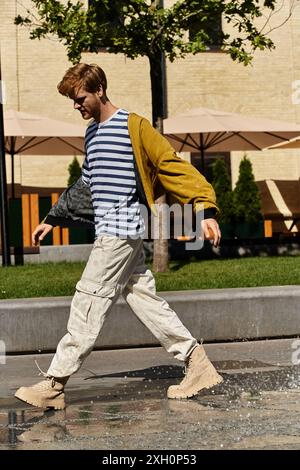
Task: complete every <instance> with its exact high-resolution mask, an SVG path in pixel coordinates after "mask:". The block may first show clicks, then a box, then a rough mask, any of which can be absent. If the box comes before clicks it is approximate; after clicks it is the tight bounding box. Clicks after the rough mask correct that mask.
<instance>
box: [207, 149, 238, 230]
mask: <svg viewBox="0 0 300 470" xmlns="http://www.w3.org/2000/svg"><path fill="white" fill-rule="evenodd" d="M212 171H213V181H212V185H213V188H214V190H215V192H216V196H217V204H218V207H219V209H220V216H219V222H220V223H221V224H230V223H232V221H233V217H234V214H233V192H232V189H231V181H230V176H229V173H228V169H227V166H226V163H225V161H224V159H223V158H218V159H217V160H215V161H214V163H213V165H212Z"/></svg>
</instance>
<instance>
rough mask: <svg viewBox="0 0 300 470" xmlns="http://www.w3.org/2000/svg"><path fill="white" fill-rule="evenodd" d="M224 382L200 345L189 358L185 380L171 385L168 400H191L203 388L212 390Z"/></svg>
mask: <svg viewBox="0 0 300 470" xmlns="http://www.w3.org/2000/svg"><path fill="white" fill-rule="evenodd" d="M222 381H223V379H222V377H221V376H220V375H219V374H218V372H217V371H216V369H215V368H214V366H213V365H212V363H211V362H210V360H209V359H208V357H207V356H206V353H205V351H204V348H203V346H202V345H200V344H199V345H198V346H197V347H196V348H195V349H194V350H193V352H192V354H191V355H190V356H189V358H188V361H187V367H186V373H185V377H184V379H183V380H182V382H181V383H180V384H179V385H171V387H169V388H168V393H167V395H168V398H190V397H193V396H194V395H196V394H197V393H198V392H200V390H202V389H203V388H211V387H213V386H214V385H217V384H218V383H221V382H222Z"/></svg>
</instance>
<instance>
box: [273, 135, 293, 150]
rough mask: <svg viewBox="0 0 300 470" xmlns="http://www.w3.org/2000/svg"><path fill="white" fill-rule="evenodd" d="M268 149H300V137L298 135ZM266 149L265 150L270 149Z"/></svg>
mask: <svg viewBox="0 0 300 470" xmlns="http://www.w3.org/2000/svg"><path fill="white" fill-rule="evenodd" d="M268 149H270V150H272V149H278V150H281V149H282V150H289V149H290V150H292V149H300V137H296V138H294V139H291V140H288V141H287V142H280V143H279V144H275V145H271V146H270V147H268ZM268 149H265V150H268Z"/></svg>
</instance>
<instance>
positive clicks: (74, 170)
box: [68, 157, 81, 186]
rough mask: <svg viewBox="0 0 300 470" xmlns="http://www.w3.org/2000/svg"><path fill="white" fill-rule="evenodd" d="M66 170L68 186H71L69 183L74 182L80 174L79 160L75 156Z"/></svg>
mask: <svg viewBox="0 0 300 470" xmlns="http://www.w3.org/2000/svg"><path fill="white" fill-rule="evenodd" d="M68 172H69V179H68V186H71V184H73V183H75V182H76V181H77V180H78V178H80V176H81V167H80V164H79V161H78V160H77V157H74V158H73V161H72V163H70V165H69V166H68Z"/></svg>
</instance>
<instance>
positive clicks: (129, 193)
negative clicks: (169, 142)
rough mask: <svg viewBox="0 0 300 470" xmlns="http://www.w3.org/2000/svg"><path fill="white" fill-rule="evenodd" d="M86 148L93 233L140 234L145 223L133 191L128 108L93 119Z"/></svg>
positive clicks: (85, 175) (84, 171)
mask: <svg viewBox="0 0 300 470" xmlns="http://www.w3.org/2000/svg"><path fill="white" fill-rule="evenodd" d="M85 148H86V158H85V160H84V163H83V166H82V180H83V182H84V183H85V184H87V185H89V186H90V188H91V193H92V203H93V208H94V213H95V229H96V237H99V235H100V234H103V233H105V234H109V235H114V236H117V237H120V238H127V237H138V236H142V234H143V232H144V230H145V224H144V220H143V217H142V216H141V211H140V205H139V201H138V196H137V193H136V179H135V173H134V160H133V159H134V155H133V150H132V145H131V140H130V136H129V132H128V112H127V111H125V110H123V109H118V110H117V111H116V112H115V113H114V114H113V115H112V116H111V117H110V118H109V119H107V120H106V121H104V122H100V123H97V122H95V121H94V122H92V123H91V124H90V125H89V126H88V128H87V131H86V134H85Z"/></svg>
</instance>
